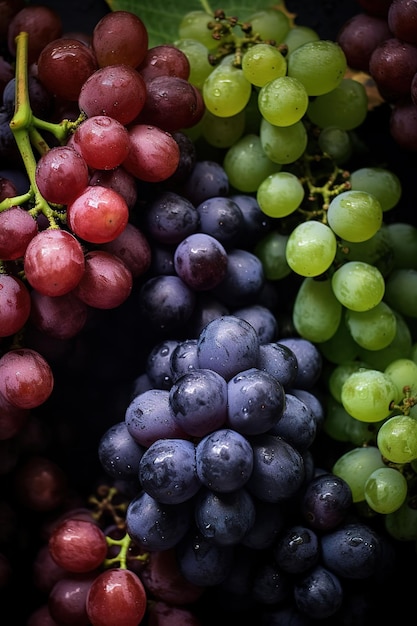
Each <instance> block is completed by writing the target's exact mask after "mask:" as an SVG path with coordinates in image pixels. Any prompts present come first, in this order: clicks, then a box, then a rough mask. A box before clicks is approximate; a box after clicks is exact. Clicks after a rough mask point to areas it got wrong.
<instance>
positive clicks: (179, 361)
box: [171, 339, 198, 381]
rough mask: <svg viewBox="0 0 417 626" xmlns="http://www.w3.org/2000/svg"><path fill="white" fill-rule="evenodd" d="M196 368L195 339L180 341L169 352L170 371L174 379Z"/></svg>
mask: <svg viewBox="0 0 417 626" xmlns="http://www.w3.org/2000/svg"><path fill="white" fill-rule="evenodd" d="M195 369H198V358H197V339H184V340H183V341H180V342H179V343H178V345H177V346H176V347H175V348H174V350H173V351H172V353H171V372H172V376H173V380H174V381H176V380H177V379H178V378H179V377H180V376H182V375H183V374H187V373H188V372H190V371H191V370H195Z"/></svg>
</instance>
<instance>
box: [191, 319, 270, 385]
mask: <svg viewBox="0 0 417 626" xmlns="http://www.w3.org/2000/svg"><path fill="white" fill-rule="evenodd" d="M197 356H198V362H199V365H200V367H203V368H207V369H212V370H214V371H215V372H217V373H219V374H220V375H221V376H223V378H224V379H225V380H226V381H228V380H230V379H231V378H232V377H233V376H235V375H236V374H238V373H239V372H241V371H243V370H246V369H249V368H250V367H256V366H257V363H258V356H259V337H258V333H257V332H256V330H255V329H254V327H253V326H251V324H249V322H247V321H246V320H243V319H240V318H239V317H236V316H234V315H222V316H221V317H218V318H216V319H214V320H212V321H211V322H209V323H208V324H207V325H206V326H205V327H204V328H203V330H202V331H201V333H200V335H199V337H198V345H197Z"/></svg>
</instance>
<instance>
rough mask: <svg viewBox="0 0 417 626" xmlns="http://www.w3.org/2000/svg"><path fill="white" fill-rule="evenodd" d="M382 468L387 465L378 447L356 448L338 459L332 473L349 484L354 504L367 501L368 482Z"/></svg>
mask: <svg viewBox="0 0 417 626" xmlns="http://www.w3.org/2000/svg"><path fill="white" fill-rule="evenodd" d="M381 467H385V465H384V461H383V460H382V457H381V453H380V451H379V450H378V448H377V447H376V446H367V447H363V448H360V447H356V448H353V449H352V450H349V452H345V454H343V455H342V456H341V457H339V458H338V459H337V461H336V462H335V463H334V465H333V467H332V472H333V474H335V475H336V476H339V477H340V478H343V480H345V481H346V482H347V484H348V485H349V487H350V489H351V491H352V500H353V502H362V501H363V500H365V483H366V481H367V480H368V478H369V476H370V475H371V474H372V472H374V471H375V470H376V469H379V468H381Z"/></svg>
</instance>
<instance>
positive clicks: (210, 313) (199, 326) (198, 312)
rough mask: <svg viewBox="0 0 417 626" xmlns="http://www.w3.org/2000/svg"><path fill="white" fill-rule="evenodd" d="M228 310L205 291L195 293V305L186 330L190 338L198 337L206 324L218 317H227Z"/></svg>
mask: <svg viewBox="0 0 417 626" xmlns="http://www.w3.org/2000/svg"><path fill="white" fill-rule="evenodd" d="M229 314H230V310H229V308H228V307H227V306H226V305H225V304H223V302H221V301H220V300H219V299H218V298H215V297H214V296H213V295H212V294H211V293H209V292H206V291H197V292H196V303H195V307H194V311H193V313H192V315H191V318H190V321H189V324H188V328H189V333H190V335H191V336H192V337H198V336H199V334H200V333H201V331H202V330H203V328H204V327H205V326H207V324H208V323H209V322H211V321H213V320H215V319H217V318H218V317H222V316H223V315H229Z"/></svg>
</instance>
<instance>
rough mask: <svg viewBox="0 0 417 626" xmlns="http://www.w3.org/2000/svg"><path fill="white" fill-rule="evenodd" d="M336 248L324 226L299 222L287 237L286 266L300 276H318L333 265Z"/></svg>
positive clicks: (327, 229)
mask: <svg viewBox="0 0 417 626" xmlns="http://www.w3.org/2000/svg"><path fill="white" fill-rule="evenodd" d="M336 247H337V242H336V237H335V235H334V232H333V231H332V230H331V228H329V227H328V226H326V224H323V223H322V222H317V221H315V220H309V221H307V222H301V223H300V224H298V225H297V226H296V227H295V228H294V229H293V230H292V232H291V234H290V236H289V237H288V242H287V251H286V255H287V261H288V265H289V266H290V267H291V269H292V270H293V271H294V272H296V273H297V274H300V276H319V275H320V274H323V273H324V272H325V271H326V270H328V269H329V267H330V265H331V264H332V263H333V261H334V257H335V255H336ZM335 330H336V329H335ZM323 341H324V340H323Z"/></svg>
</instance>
